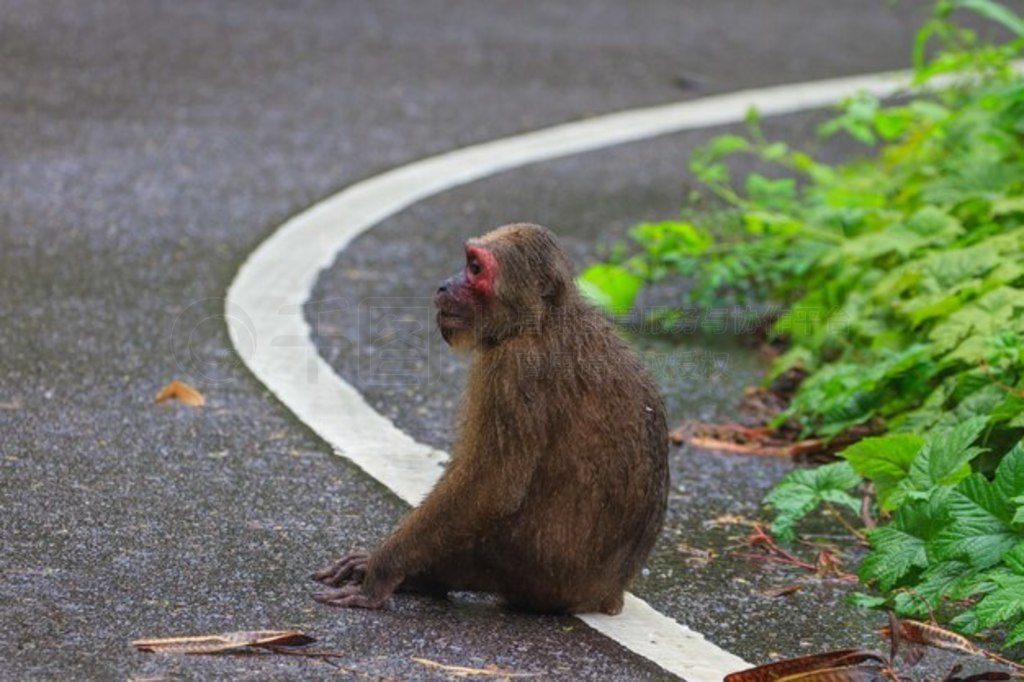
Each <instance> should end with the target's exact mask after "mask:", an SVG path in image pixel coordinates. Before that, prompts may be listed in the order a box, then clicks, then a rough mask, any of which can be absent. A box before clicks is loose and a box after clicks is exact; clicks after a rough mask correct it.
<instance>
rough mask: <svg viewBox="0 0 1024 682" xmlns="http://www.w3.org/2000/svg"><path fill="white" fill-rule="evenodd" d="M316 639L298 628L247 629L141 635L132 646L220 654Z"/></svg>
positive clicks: (300, 643) (170, 651)
mask: <svg viewBox="0 0 1024 682" xmlns="http://www.w3.org/2000/svg"><path fill="white" fill-rule="evenodd" d="M315 641H316V640H315V639H313V638H312V637H310V636H308V635H306V634H305V633H303V632H300V631H298V630H244V631H240V632H224V633H221V634H218V635H186V636H183V637H161V638H158V639H137V640H135V641H134V642H132V646H134V647H135V648H136V649H138V650H139V651H149V652H153V653H161V654H216V653H221V652H225V651H234V650H237V649H244V648H246V647H264V648H273V647H283V646H305V645H306V644H311V643H312V642H315Z"/></svg>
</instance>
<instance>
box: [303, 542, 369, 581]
mask: <svg viewBox="0 0 1024 682" xmlns="http://www.w3.org/2000/svg"><path fill="white" fill-rule="evenodd" d="M369 562H370V553H369V552H364V551H361V550H357V551H354V552H349V553H348V554H346V555H345V556H343V557H342V558H341V559H339V560H338V561H335V562H334V563H333V564H331V565H329V566H325V567H324V568H322V569H320V570H319V571H316V572H315V573H313V575H311V576H310V577H311V578H312V579H313V580H318V581H320V582H322V583H323V584H324V585H329V586H331V587H341V586H342V585H346V584H354V585H358V584H360V583H362V582H363V580H364V579H365V578H366V565H367V564H368V563H369Z"/></svg>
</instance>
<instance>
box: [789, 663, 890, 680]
mask: <svg viewBox="0 0 1024 682" xmlns="http://www.w3.org/2000/svg"><path fill="white" fill-rule="evenodd" d="M880 678H881V667H880V666H877V665H853V666H843V667H841V668H824V669H822V670H812V671H810V672H806V673H797V674H796V675H787V676H786V677H780V678H778V680H777V681H776V682H875V681H876V680H878V679H880Z"/></svg>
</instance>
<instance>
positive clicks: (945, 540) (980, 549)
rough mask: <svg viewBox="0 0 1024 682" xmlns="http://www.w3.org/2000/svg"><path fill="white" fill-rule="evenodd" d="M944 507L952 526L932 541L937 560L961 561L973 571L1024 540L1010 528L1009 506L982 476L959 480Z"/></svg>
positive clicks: (990, 563)
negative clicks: (971, 567)
mask: <svg viewBox="0 0 1024 682" xmlns="http://www.w3.org/2000/svg"><path fill="white" fill-rule="evenodd" d="M946 505H947V509H948V512H949V515H950V518H951V523H950V524H949V525H947V526H946V527H945V528H943V529H942V531H941V532H940V533H939V535H938V537H936V539H935V542H934V545H933V547H934V551H935V555H936V557H938V558H942V559H963V560H965V561H967V562H968V563H969V564H970V565H971V566H973V567H975V568H980V569H985V568H990V567H992V566H995V565H996V564H998V563H999V561H1000V560H1001V559H1002V557H1003V555H1004V554H1005V553H1006V552H1007V551H1009V550H1010V549H1011V548H1012V547H1013V546H1014V545H1015V544H1017V543H1018V542H1020V541H1021V540H1022V539H1024V536H1022V535H1020V534H1018V533H1015V532H1014V531H1013V530H1012V529H1011V528H1010V523H1011V521H1012V518H1013V509H1012V507H1011V503H1010V502H1009V500H1007V499H1005V498H1004V497H1003V496H1002V495H1001V494H1000V492H999V490H998V488H996V486H995V485H994V484H993V483H991V482H990V481H989V480H988V479H986V478H985V477H984V476H982V475H981V474H972V475H971V476H969V477H968V478H966V479H964V480H963V481H961V482H960V484H959V485H958V486H957V487H956V490H954V491H953V492H952V493H951V494H950V495H949V497H948V499H947V502H946Z"/></svg>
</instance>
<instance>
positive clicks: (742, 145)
mask: <svg viewBox="0 0 1024 682" xmlns="http://www.w3.org/2000/svg"><path fill="white" fill-rule="evenodd" d="M707 149H708V152H710V154H711V156H712V157H713V158H716V159H720V158H722V157H723V156H729V155H730V154H735V153H737V152H745V151H748V150H749V149H750V142H749V141H748V140H747V138H745V137H740V136H739V135H719V136H717V137H715V138H714V139H712V140H711V142H709V143H708V145H707Z"/></svg>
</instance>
